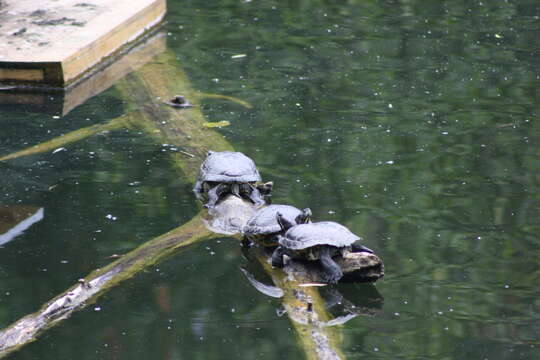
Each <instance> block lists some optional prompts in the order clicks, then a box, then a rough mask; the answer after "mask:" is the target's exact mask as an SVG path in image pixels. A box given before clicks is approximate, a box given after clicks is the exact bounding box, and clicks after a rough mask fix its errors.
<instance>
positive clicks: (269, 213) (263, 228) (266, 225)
mask: <svg viewBox="0 0 540 360" xmlns="http://www.w3.org/2000/svg"><path fill="white" fill-rule="evenodd" d="M278 213H279V214H281V216H282V218H283V219H284V221H285V222H286V223H287V225H290V224H292V225H297V224H305V223H309V222H311V209H309V208H306V209H304V210H300V209H298V208H296V207H294V206H291V205H277V204H275V205H269V206H267V207H264V208H262V209H260V210H259V211H257V212H256V213H255V215H253V216H252V217H251V219H249V220H248V222H247V224H246V225H245V226H244V228H243V229H242V232H243V234H244V236H245V237H246V238H247V239H248V240H251V241H253V240H263V244H264V245H267V246H276V245H278V243H277V238H276V237H275V235H277V234H278V233H283V232H284V225H283V224H280V222H279V218H278V216H277V215H278ZM264 240H266V241H264Z"/></svg>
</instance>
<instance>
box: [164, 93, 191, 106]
mask: <svg viewBox="0 0 540 360" xmlns="http://www.w3.org/2000/svg"><path fill="white" fill-rule="evenodd" d="M165 104H167V105H170V106H172V107H176V108H181V109H185V108H189V107H192V106H193V105H191V103H190V102H189V101H187V99H186V98H185V97H184V96H182V95H175V96H174V97H173V98H172V99H171V100H169V101H166V102H165Z"/></svg>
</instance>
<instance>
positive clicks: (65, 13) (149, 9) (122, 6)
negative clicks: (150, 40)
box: [0, 0, 166, 87]
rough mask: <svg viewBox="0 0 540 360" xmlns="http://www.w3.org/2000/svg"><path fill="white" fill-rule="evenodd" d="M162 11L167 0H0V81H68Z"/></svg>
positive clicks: (139, 32)
mask: <svg viewBox="0 0 540 360" xmlns="http://www.w3.org/2000/svg"><path fill="white" fill-rule="evenodd" d="M165 12H166V0H61V1H50V0H48V1H44V0H1V1H0V24H1V27H0V83H1V84H14V85H34V86H36V85H37V86H47V87H65V86H68V85H69V84H71V83H73V82H75V81H76V80H78V79H80V78H82V77H83V76H85V75H87V74H89V73H91V72H92V71H94V70H96V69H97V68H99V65H100V64H102V63H103V62H104V60H105V59H107V58H109V57H111V56H112V55H114V54H115V53H117V52H119V51H120V50H121V49H122V48H125V47H126V46H127V45H128V44H130V43H132V42H134V41H136V40H137V39H138V38H140V37H141V36H142V35H143V34H144V33H146V32H147V31H149V30H151V29H152V28H153V27H155V26H157V25H158V24H159V23H160V22H161V21H162V19H163V17H164V15H165Z"/></svg>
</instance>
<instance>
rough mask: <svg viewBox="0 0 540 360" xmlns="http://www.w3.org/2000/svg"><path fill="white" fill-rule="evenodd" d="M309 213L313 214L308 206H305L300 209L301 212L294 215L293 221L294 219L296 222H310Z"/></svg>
mask: <svg viewBox="0 0 540 360" xmlns="http://www.w3.org/2000/svg"><path fill="white" fill-rule="evenodd" d="M311 215H313V214H312V212H311V209H310V208H305V209H304V210H302V213H301V214H300V215H298V216H297V217H296V219H295V221H296V223H297V224H307V223H310V222H311Z"/></svg>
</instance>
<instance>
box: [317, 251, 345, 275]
mask: <svg viewBox="0 0 540 360" xmlns="http://www.w3.org/2000/svg"><path fill="white" fill-rule="evenodd" d="M320 261H321V265H322V267H323V269H324V279H325V280H326V282H328V283H330V284H335V283H337V282H338V281H339V279H341V277H342V276H343V271H341V268H340V267H339V265H338V264H336V262H335V261H334V260H332V257H331V256H330V248H328V247H324V248H322V249H321V254H320Z"/></svg>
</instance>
